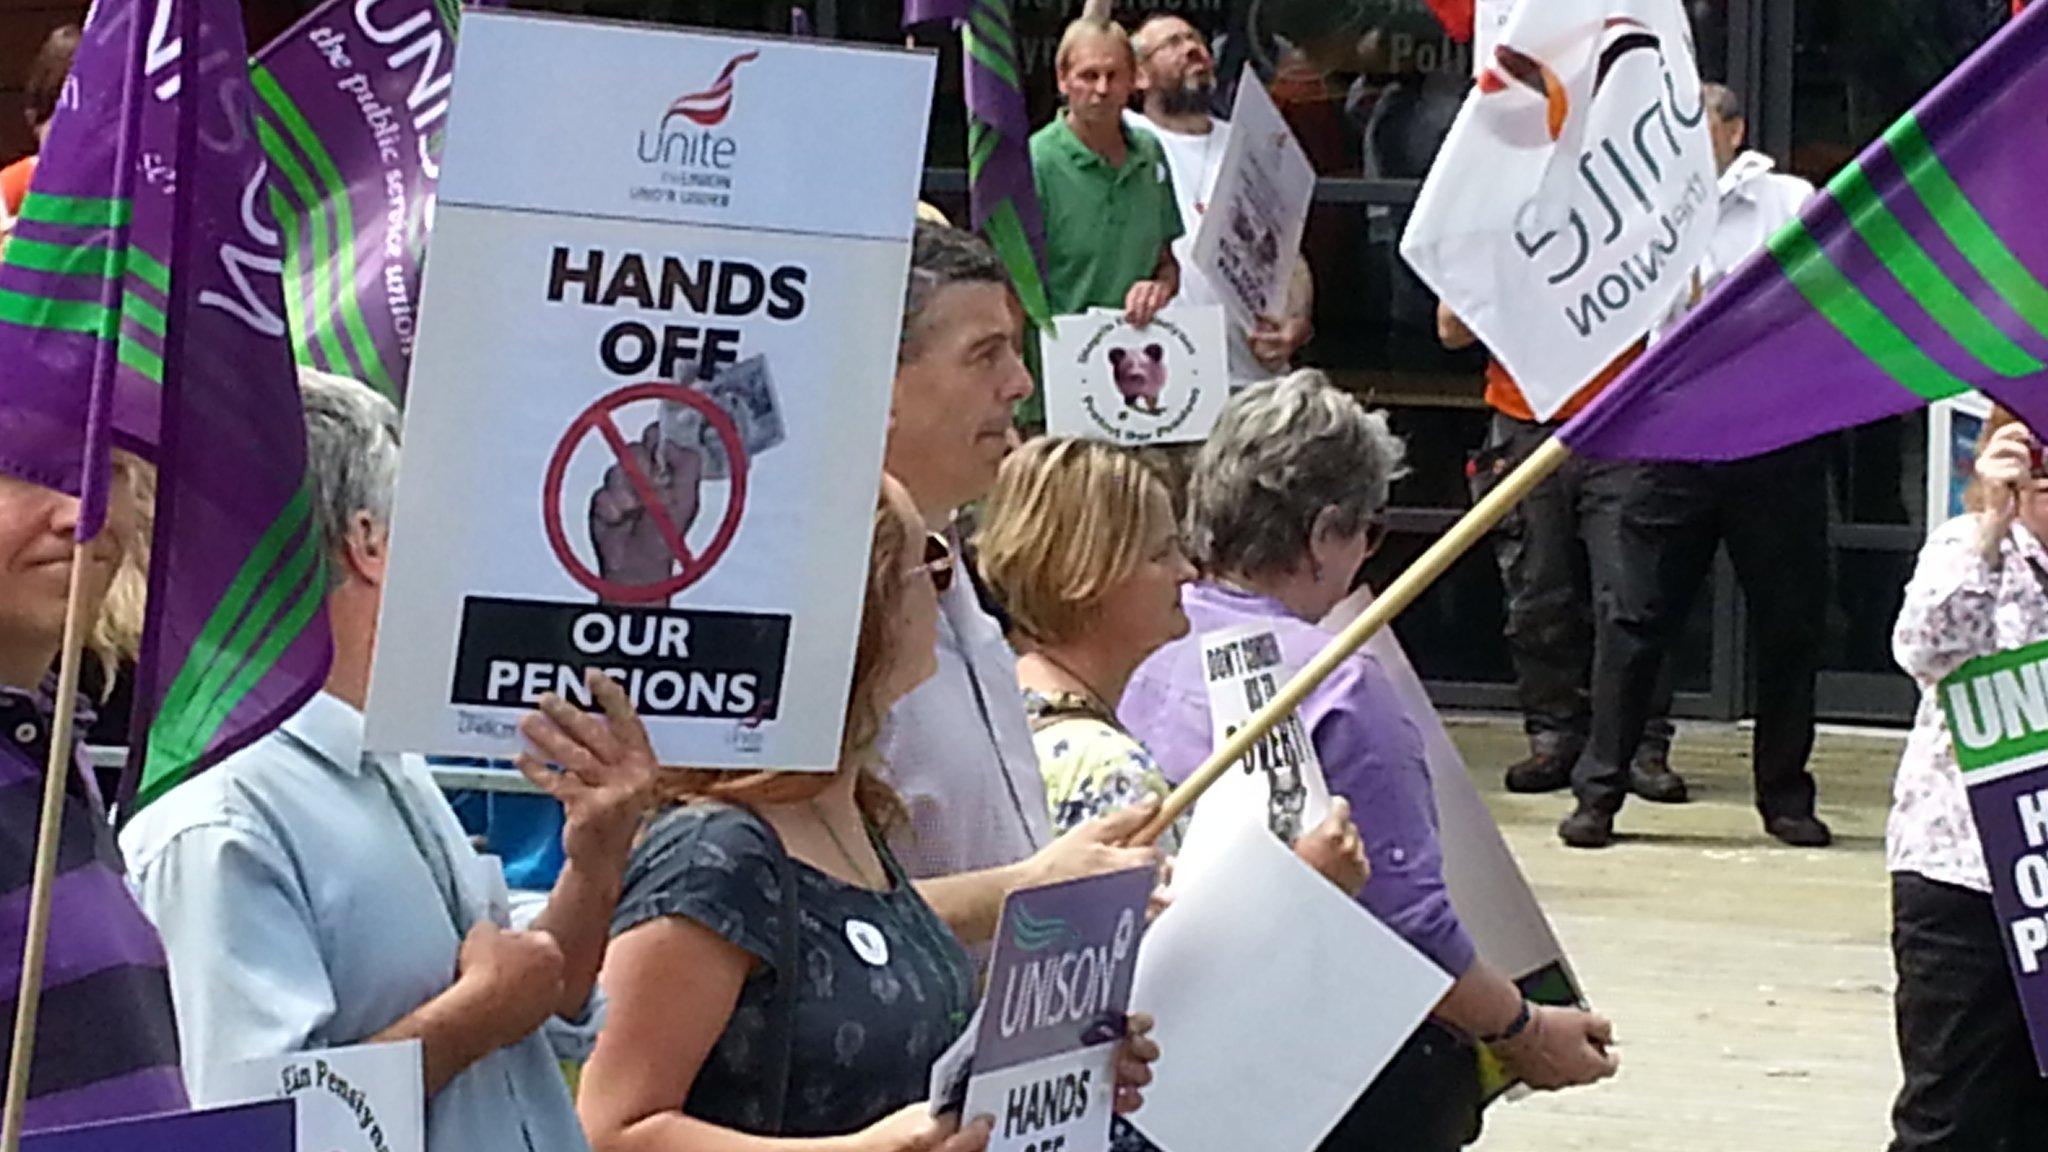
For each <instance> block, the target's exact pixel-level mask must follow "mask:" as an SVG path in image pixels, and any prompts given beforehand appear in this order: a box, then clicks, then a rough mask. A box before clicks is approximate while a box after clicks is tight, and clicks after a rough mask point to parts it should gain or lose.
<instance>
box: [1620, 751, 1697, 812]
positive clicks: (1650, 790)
mask: <svg viewBox="0 0 2048 1152" xmlns="http://www.w3.org/2000/svg"><path fill="white" fill-rule="evenodd" d="M1628 790H1629V791H1631V792H1633V793H1635V794H1636V795H1638V796H1641V797H1642V798H1643V799H1645V800H1648V801H1651V802H1652V803H1656V804H1683V803H1685V801H1686V798H1687V797H1686V791H1685V778H1684V777H1682V776H1680V775H1679V774H1678V773H1676V772H1673V771H1672V770H1671V766H1670V765H1669V764H1666V763H1664V761H1663V759H1662V758H1658V759H1655V760H1652V759H1648V758H1643V759H1638V760H1637V761H1636V762H1635V763H1634V764H1631V765H1629V768H1628Z"/></svg>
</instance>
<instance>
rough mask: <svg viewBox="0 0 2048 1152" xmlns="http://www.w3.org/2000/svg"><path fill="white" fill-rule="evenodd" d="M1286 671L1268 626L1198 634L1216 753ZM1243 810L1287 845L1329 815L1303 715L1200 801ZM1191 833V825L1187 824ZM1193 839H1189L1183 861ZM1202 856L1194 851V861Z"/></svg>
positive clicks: (1282, 726) (1270, 736) (1198, 812)
mask: <svg viewBox="0 0 2048 1152" xmlns="http://www.w3.org/2000/svg"><path fill="white" fill-rule="evenodd" d="M1294 671H1295V670H1294V669H1292V668H1288V667H1286V666H1285V665H1284V663H1283V660H1282V658H1281V654H1280V637H1279V636H1278V635H1277V634H1275V633H1274V631H1273V629H1272V627H1271V626H1270V625H1265V624H1239V625H1236V626H1234V627H1230V628H1223V629H1218V630H1217V631H1214V632H1204V633H1203V634H1202V673H1203V678H1204V681H1205V682H1206V683H1207V685H1208V689H1209V734H1210V738H1211V739H1212V740H1213V741H1214V742H1215V743H1216V744H1217V745H1218V746H1221V745H1222V744H1223V742H1224V741H1226V740H1228V739H1230V738H1231V737H1232V736H1234V735H1236V734H1237V730H1238V729H1239V728H1241V727H1243V726H1244V724H1245V722H1246V721H1248V720H1250V719H1251V718H1252V714H1253V713H1255V712H1257V711H1258V710H1259V709H1260V708H1263V707H1265V706H1266V704H1267V702H1268V701H1270V700H1272V699H1273V697H1274V696H1275V695H1276V694H1277V693H1278V692H1279V691H1280V685H1281V684H1282V683H1285V682H1286V680H1287V679H1288V677H1290V676H1292V675H1293V674H1294ZM1226 807H1229V808H1246V809H1249V810H1251V811H1256V812H1260V813H1263V814H1264V817H1265V822H1266V827H1267V828H1268V829H1269V830H1270V831H1271V832H1272V833H1273V835H1275V836H1278V837H1279V838H1280V839H1281V841H1282V842H1283V843H1287V844H1292V843H1294V841H1295V840H1296V839H1297V838H1299V837H1300V836H1301V834H1302V833H1303V832H1306V831H1308V830H1309V829H1311V828H1313V827H1315V826H1316V825H1317V824H1319V823H1321V822H1322V820H1323V818H1324V817H1325V816H1327V815H1329V812H1330V786H1329V784H1328V783H1327V782H1325V781H1324V779H1323V764H1322V760H1321V759H1319V758H1318V757H1317V756H1316V747H1315V743H1314V741H1312V740H1310V739H1309V732H1308V726H1307V725H1305V724H1303V723H1302V720H1301V713H1299V712H1293V713H1290V714H1289V715H1288V716H1287V718H1286V719H1285V720H1282V721H1281V722H1280V723H1278V724H1276V725H1274V727H1273V730H1272V731H1271V732H1269V733H1267V734H1266V735H1265V736H1264V737H1263V738H1261V739H1260V740H1259V742H1258V743H1257V744H1254V745H1253V746H1252V753H1251V755H1249V756H1247V757H1245V758H1244V759H1243V760H1240V761H1238V763H1237V764H1236V765H1235V766H1234V767H1233V768H1232V769H1231V770H1230V771H1229V772H1228V773H1226V774H1225V775H1224V777H1223V778H1222V779H1221V780H1218V781H1217V782H1216V784H1215V785H1214V786H1213V787H1212V788H1210V789H1209V791H1208V792H1207V793H1205V794H1204V795H1203V797H1202V803H1201V804H1200V805H1197V806H1196V808H1195V816H1194V820H1200V819H1201V818H1202V812H1203V810H1204V809H1205V808H1208V809H1220V808H1226ZM1190 828H1191V829H1192V823H1191V824H1190ZM1196 839H1197V838H1196V837H1194V836H1193V835H1192V834H1191V835H1190V836H1189V837H1188V840H1189V844H1188V845H1183V847H1182V849H1181V852H1182V855H1183V856H1185V855H1186V853H1187V850H1188V847H1189V846H1192V844H1193V841H1195V840H1196ZM1201 855H1202V849H1201V848H1199V847H1197V848H1196V858H1197V861H1198V862H1199V860H1200V859H1201Z"/></svg>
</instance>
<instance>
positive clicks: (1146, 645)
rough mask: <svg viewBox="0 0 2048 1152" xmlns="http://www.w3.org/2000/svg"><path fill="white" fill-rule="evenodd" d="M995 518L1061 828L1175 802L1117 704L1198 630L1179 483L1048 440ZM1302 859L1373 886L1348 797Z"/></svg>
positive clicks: (996, 578)
mask: <svg viewBox="0 0 2048 1152" xmlns="http://www.w3.org/2000/svg"><path fill="white" fill-rule="evenodd" d="M982 516H983V518H982V527H981V530H980V532H979V533H978V534H977V535H976V537H975V547H976V552H977V556H978V562H979V565H980V569H981V575H982V579H983V580H984V581H986V582H987V584H988V586H989V587H990V589H991V590H992V591H993V592H994V593H995V595H996V597H997V599H999V600H1001V601H1002V603H1003V606H1004V608H1005V610H1007V611H1008V612H1009V614H1010V618H1011V627H1012V630H1013V631H1014V632H1015V634H1016V635H1017V637H1018V638H1019V640H1020V641H1021V642H1022V647H1023V652H1022V654H1021V655H1020V656H1018V658H1017V680H1018V683H1019V685H1020V686H1021V687H1022V688H1023V691H1024V706H1025V711H1026V712H1028V713H1029V714H1030V717H1031V727H1032V732H1033V736H1034V738H1035V740H1036V743H1037V746H1038V757H1039V767H1040V769H1041V771H1043V772H1044V774H1045V791H1046V799H1047V800H1048V801H1049V802H1050V803H1051V805H1052V809H1053V811H1052V816H1053V823H1054V825H1055V826H1056V827H1059V828H1061V829H1066V828H1071V827H1074V826H1075V825H1078V824H1080V823H1081V822H1083V821H1085V820H1088V819H1090V818H1091V817H1095V816H1100V815H1103V814H1104V813H1108V812H1113V811H1117V810H1119V809H1123V808H1128V807H1130V806H1132V805H1134V804H1138V803H1140V802H1142V801H1144V800H1146V799H1148V798H1150V797H1155V796H1156V797H1161V798H1163V797H1164V796H1165V795H1166V794H1167V792H1168V791H1169V790H1170V785H1169V784H1168V783H1167V780H1166V776H1165V774H1164V773H1163V772H1161V771H1160V769H1159V765H1158V763H1157V762H1156V761H1154V760H1153V758H1152V754H1151V752H1150V751H1149V750H1147V749H1146V747H1145V745H1144V744H1143V743H1141V742H1140V741H1139V740H1138V739H1137V738H1136V737H1134V736H1132V735H1131V734H1130V732H1129V731H1128V730H1127V729H1126V728H1125V727H1124V725H1123V722H1122V721H1121V720H1119V719H1118V718H1117V706H1118V703H1119V702H1120V701H1121V700H1122V699H1123V696H1124V686H1125V685H1126V684H1127V683H1129V681H1130V678H1131V674H1132V673H1133V672H1134V671H1136V670H1137V668H1138V666H1139V665H1140V664H1142V663H1144V662H1145V658H1146V657H1148V656H1150V655H1152V653H1154V652H1156V651H1158V650H1159V648H1160V647H1162V646H1163V645H1165V644H1168V643H1171V642H1172V641H1174V640H1178V639H1179V638H1181V637H1183V636H1185V635H1187V633H1188V617H1187V613H1186V612H1184V611H1183V610H1182V608H1181V590H1182V586H1183V585H1185V584H1187V583H1188V582H1189V581H1191V580H1193V579H1194V578H1195V576H1196V572H1195V568H1194V566H1193V565H1192V564H1190V563H1188V559H1187V557H1186V555H1184V554H1183V553H1182V551H1181V543H1180V532H1179V529H1178V527H1177V525H1176V523H1175V520H1174V514H1173V502H1172V500H1171V498H1170V496H1169V494H1168V491H1167V485H1166V481H1164V480H1163V479H1162V478H1161V477H1160V476H1159V474H1158V473H1157V472H1155V471H1154V470H1153V468H1152V467H1151V466H1150V465H1149V464H1148V463H1147V462H1146V461H1145V460H1143V459H1141V458H1140V457H1139V456H1138V455H1136V454H1135V453H1133V452H1130V451H1127V450H1125V449H1122V448H1118V447H1115V446H1113V445H1110V444H1105V443H1102V442H1100V441H1096V440H1079V439H1067V438H1061V437H1040V438H1038V439H1036V440H1032V441H1031V442H1029V443H1027V444H1025V445H1024V446H1023V447H1022V448H1020V449H1018V450H1017V451H1015V452H1013V453H1011V454H1010V456H1009V458H1008V459H1006V460H1005V461H1003V467H1002V471H1001V472H1000V473H999V474H998V475H997V477H996V486H995V491H994V492H993V493H992V494H991V495H990V496H989V499H988V502H987V504H986V505H985V506H984V508H983V513H982ZM1178 831H1179V830H1178V829H1174V830H1171V831H1169V832H1168V834H1167V836H1166V837H1165V838H1163V846H1164V847H1166V848H1167V849H1168V850H1169V851H1170V850H1172V849H1173V847H1175V846H1176V844H1177V839H1178ZM1295 849H1296V851H1297V852H1298V853H1299V854H1300V855H1301V856H1302V858H1303V859H1305V860H1307V861H1308V862H1309V863H1310V864H1311V865H1312V866H1313V867H1315V868H1316V869H1317V870H1318V871H1320V872H1322V873H1323V874H1324V875H1326V876H1328V877H1329V878H1330V880H1331V882H1332V883H1335V884H1336V885H1337V886H1338V887H1340V888H1343V889H1344V890H1345V891H1346V892H1347V893H1355V892H1356V891H1357V890H1358V888H1359V886H1360V885H1361V884H1363V883H1364V882H1365V857H1364V848H1363V846H1362V845H1361V844H1360V842H1359V839H1358V831H1357V829H1356V828H1354V827H1352V824H1351V819H1350V809H1349V805H1348V804H1347V803H1346V802H1344V801H1343V800H1342V799H1339V800H1338V802H1337V808H1336V810H1335V811H1333V812H1332V813H1331V814H1330V816H1329V818H1328V819H1326V820H1325V821H1324V822H1323V824H1322V825H1321V826H1319V827H1317V828H1315V829H1312V830H1310V831H1309V832H1308V833H1307V834H1306V835H1303V836H1302V837H1300V839H1299V840H1297V841H1296V844H1295Z"/></svg>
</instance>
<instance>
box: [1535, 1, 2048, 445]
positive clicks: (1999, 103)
mask: <svg viewBox="0 0 2048 1152" xmlns="http://www.w3.org/2000/svg"><path fill="white" fill-rule="evenodd" d="M2044 109H2048V7H2043V6H2039V5H2036V6H2033V7H2030V8H2029V9H2027V10H2026V11H2025V12H2023V13H2022V14H2021V15H2020V16H2018V17H2017V18H2016V19H2014V20H2013V22H2012V23H2011V24H2009V25H2007V26H2006V27H2005V28H2003V29H2001V30H2000V31H1999V33H1998V34H1997V35H1996V36H1994V37H1993V38H1992V39H1991V40H1990V42H1988V43H1987V44H1985V45H1984V46H1983V47H1982V48H1980V49H1979V50H1978V51H1977V52H1976V53H1975V54H1974V55H1972V56H1971V57H1970V58H1969V59H1968V60H1965V61H1964V62H1963V64H1962V65H1961V66H1960V67H1958V68H1957V69H1956V70H1955V72H1954V73H1952V74H1951V75H1949V77H1948V78H1947V79H1945V80H1943V81H1942V82H1941V83H1940V84H1939V85H1937V86H1936V87H1935V88H1934V90H1933V91H1932V92H1930V93H1929V94H1928V95H1927V96H1926V97H1924V98H1923V99H1922V100H1921V101H1920V102H1919V103H1918V104H1917V105H1915V106H1914V108H1913V110H1912V111H1911V112H1908V113H1907V114H1906V115H1905V117H1903V118H1902V119H1901V120H1900V121H1899V122H1898V123H1897V124H1894V125H1893V126H1892V127H1891V129H1890V130H1889V131H1887V132H1885V134H1884V135H1883V136H1882V137H1880V138H1879V139H1878V140H1877V141H1876V142H1874V143H1873V144H1871V145H1870V146H1869V147H1868V148H1866V149H1864V151H1863V154H1862V155H1860V156H1858V157H1857V158H1856V160H1855V161H1854V162H1852V163H1851V164H1849V165H1848V166H1847V167H1845V168H1843V169H1842V171H1841V173H1840V174H1838V175H1837V176H1836V177H1835V178H1834V180H1833V181H1831V182H1830V183H1829V184H1828V186H1827V189H1826V191H1825V192H1824V193H1823V194H1822V195H1819V196H1816V197H1814V199H1813V200H1812V201H1811V202H1810V203H1809V204H1808V205H1807V206H1806V208H1805V210H1804V211H1802V212H1801V213H1800V215H1799V218H1798V219H1796V220H1794V221H1792V222H1791V223H1789V224H1787V225H1786V226H1785V227H1784V228H1783V229H1781V230H1780V231H1779V232H1778V233H1777V235H1775V236H1773V237H1772V238H1771V241H1770V243H1769V245H1768V246H1767V249H1766V250H1765V251H1762V252H1759V253H1758V254H1757V255H1756V256H1754V257H1752V258H1751V259H1750V260H1749V261H1748V263H1746V264H1744V265H1743V266H1742V267H1740V268H1739V269H1737V270H1736V272H1735V273H1734V274H1733V275H1731V276H1730V277H1729V278H1728V279H1727V280H1726V281H1724V282H1723V283H1722V284H1721V285H1720V286H1719V287H1718V288H1716V289H1715V290H1714V292H1713V293H1711V294H1710V295H1709V296H1708V297H1707V299H1706V300H1705V301H1704V302H1703V303H1702V304H1701V305H1700V307H1698V308H1696V309H1694V310H1693V312H1692V313H1691V314H1690V315H1689V316H1688V317H1687V318H1686V319H1685V320H1684V321H1683V322H1682V323H1680V324H1679V325H1678V326H1677V327H1676V328H1675V329H1674V330H1673V331H1672V333H1671V334H1670V335H1669V336H1668V337H1667V338H1665V339H1663V340H1661V341H1659V342H1658V343H1657V344H1655V345H1653V346H1652V347H1651V349H1650V351H1649V352H1648V353H1647V354H1646V355H1644V356H1643V358H1642V359H1641V360H1639V361H1638V362H1637V363H1636V364H1635V365H1634V366H1632V367H1631V368H1630V369H1629V371H1628V372H1627V373H1626V374H1625V375H1623V376H1622V377H1621V379H1619V380H1618V381H1616V382H1615V383H1614V384H1613V385H1611V386H1610V387H1609V388H1608V389H1607V390H1606V391H1605V392H1604V393H1603V394H1602V395H1601V396H1600V397H1599V399H1598V400H1596V401H1595V402H1594V403H1593V404H1592V405H1591V406H1590V407H1588V408H1587V409H1586V411H1585V412H1583V413H1581V414H1580V415H1579V416H1578V417H1577V418H1576V419H1574V420H1573V421H1572V422H1571V423H1570V424H1568V425H1566V426H1565V428H1564V429H1563V430H1562V431H1561V432H1560V433H1559V435H1560V436H1561V437H1562V439H1563V440H1564V441H1565V443H1566V444H1567V445H1569V446H1570V447H1571V448H1572V449H1573V451H1575V452H1579V453H1582V454H1586V455H1591V456H1602V457H1609V458H1634V459H1679V460H1727V459H1735V458H1738V457H1742V456H1749V455H1754V454H1757V453H1760V452H1768V451H1770V450H1772V449H1774V448H1780V447H1783V446H1785V445H1787V444H1792V443H1796V442H1798V441H1800V440H1804V439H1807V438H1809V437H1812V436H1816V435H1819V434H1821V433H1824V432H1830V431H1833V430H1835V429H1838V428H1846V427H1849V426H1851V425H1855V424H1861V423H1864V422H1866V421H1870V420H1877V419H1880V418H1882V417H1886V416H1891V415H1895V414H1897V413H1901V412H1907V411H1911V410H1912V409H1914V408H1918V407H1920V406H1921V405H1923V404H1926V403H1928V402H1929V401H1933V400H1940V399H1943V398H1945V397H1949V396H1954V395H1957V394H1959V393H1962V392H1965V391H1968V390H1970V389H1973V388H1974V389H1977V390H1979V391H1982V392H1983V393H1985V394H1986V395H1988V396H1989V397H1991V399H1993V400H1995V401H1997V402H1998V403H2000V404H2003V405H2005V406H2006V407H2007V408H2009V409H2011V410H2012V411H2013V412H2014V413H2015V414H2017V415H2018V416H2020V417H2021V418H2022V419H2023V420H2025V421H2026V422H2027V424H2028V425H2030V426H2031V427H2033V428H2035V429H2036V430H2041V431H2048V368H2044V365H2048V224H2044V218H2043V216H2042V213H2041V189H2042V187H2043V186H2044V184H2048V112H2044Z"/></svg>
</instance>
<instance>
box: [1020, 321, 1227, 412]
mask: <svg viewBox="0 0 2048 1152" xmlns="http://www.w3.org/2000/svg"><path fill="white" fill-rule="evenodd" d="M1227 338H1228V337H1227V335H1226V332H1225V327H1224V323H1223V309H1221V308H1219V307H1217V306H1216V305H1214V304H1199V305H1198V304H1175V305H1172V306H1169V307H1167V308H1165V309H1162V310H1161V311H1160V312H1159V314H1158V315H1157V316H1154V317H1153V318H1152V323H1150V324H1147V325H1146V326H1145V327H1143V328H1134V327H1132V326H1131V325H1130V323H1129V322H1128V321H1126V320H1125V319H1124V315H1123V313H1122V312H1116V311H1111V310H1109V309H1096V310H1094V311H1089V312H1084V313H1081V314H1079V315H1075V316H1057V317H1054V318H1053V326H1052V331H1051V332H1050V333H1047V334H1045V335H1043V336H1042V337H1041V338H1040V340H1041V343H1040V345H1039V353H1040V355H1039V360H1040V363H1041V364H1042V365H1043V366H1044V376H1045V427H1046V431H1048V432H1050V433H1052V434H1053V435H1055V436H1085V437H1088V438H1089V439H1093V440H1107V441H1109V442H1110V443H1112V444H1121V445H1126V446H1137V445H1143V444H1171V443H1180V442H1186V441H1201V440H1206V439H1208V437H1209V430H1210V429H1211V428H1214V427H1215V426H1216V418H1217V417H1218V416H1220V415H1222V414H1223V404H1224V402H1225V401H1226V400H1228V399H1229V398H1230V378H1229V371H1228V367H1227V362H1228V357H1229V353H1228V350H1227V348H1226V346H1225V343H1224V342H1225V340H1226V339H1227Z"/></svg>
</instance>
